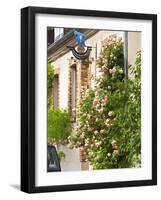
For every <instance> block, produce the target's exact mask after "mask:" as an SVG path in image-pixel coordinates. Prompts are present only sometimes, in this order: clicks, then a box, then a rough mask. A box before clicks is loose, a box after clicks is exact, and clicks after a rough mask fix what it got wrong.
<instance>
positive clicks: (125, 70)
mask: <svg viewBox="0 0 161 200" xmlns="http://www.w3.org/2000/svg"><path fill="white" fill-rule="evenodd" d="M123 42H124V43H123V53H124V74H125V78H126V79H127V78H128V32H127V31H124V32H123Z"/></svg>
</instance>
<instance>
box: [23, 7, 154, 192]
mask: <svg viewBox="0 0 161 200" xmlns="http://www.w3.org/2000/svg"><path fill="white" fill-rule="evenodd" d="M38 13H39V14H60V15H72V16H73V17H74V16H91V17H108V18H122V19H138V20H151V21H152V179H150V180H138V181H121V182H106V183H105V182H102V183H89V184H75V185H59V186H42V187H36V186H35V170H36V169H35V120H36V119H35V92H36V89H35V37H36V36H35V15H36V14H38ZM156 184H157V15H154V14H139V13H123V12H107V11H96V10H75V9H60V8H45V7H26V8H22V9H21V190H22V191H24V192H27V193H37V192H55V191H68V190H85V189H100V188H117V187H131V186H147V185H156Z"/></svg>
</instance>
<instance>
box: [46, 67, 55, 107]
mask: <svg viewBox="0 0 161 200" xmlns="http://www.w3.org/2000/svg"><path fill="white" fill-rule="evenodd" d="M53 78H54V69H53V67H52V66H51V63H48V77H47V84H48V89H47V93H48V107H50V106H51V105H52V97H51V91H52V83H53Z"/></svg>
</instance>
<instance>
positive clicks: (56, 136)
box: [48, 108, 72, 143]
mask: <svg viewBox="0 0 161 200" xmlns="http://www.w3.org/2000/svg"><path fill="white" fill-rule="evenodd" d="M71 132H72V125H71V122H70V115H69V113H68V112H67V111H65V110H60V109H55V110H53V109H52V108H50V109H49V110H48V140H49V142H50V141H54V142H55V143H62V142H64V141H65V140H67V137H68V136H69V135H70V134H71Z"/></svg>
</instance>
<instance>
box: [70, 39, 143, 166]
mask: <svg viewBox="0 0 161 200" xmlns="http://www.w3.org/2000/svg"><path fill="white" fill-rule="evenodd" d="M123 64H124V63H123V42H122V38H121V37H117V36H116V35H111V36H110V37H109V38H108V39H107V40H106V41H105V43H104V46H103V48H102V51H101V53H100V57H99V59H98V61H97V69H98V70H99V78H97V79H96V80H95V82H96V85H95V88H94V89H87V90H86V91H82V94H83V95H82V99H81V101H80V103H79V106H78V110H79V116H78V121H77V125H76V127H75V129H74V133H73V136H72V137H70V138H69V140H70V143H71V147H75V148H80V149H83V150H84V154H86V158H87V160H88V161H89V163H90V165H92V167H93V169H108V168H129V167H140V166H141V159H140V157H141V94H140V92H141V84H140V73H141V71H140V67H141V53H140V52H138V53H137V55H136V62H135V65H134V66H129V71H130V72H131V73H132V76H131V77H132V78H130V77H129V78H128V79H127V78H126V77H124V71H123Z"/></svg>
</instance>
